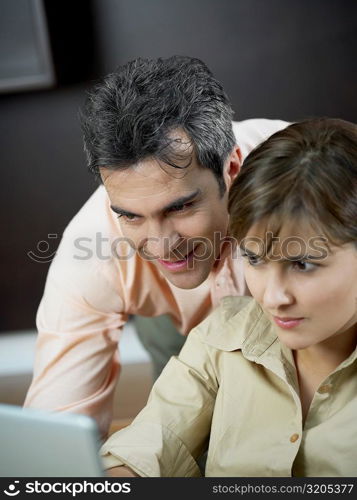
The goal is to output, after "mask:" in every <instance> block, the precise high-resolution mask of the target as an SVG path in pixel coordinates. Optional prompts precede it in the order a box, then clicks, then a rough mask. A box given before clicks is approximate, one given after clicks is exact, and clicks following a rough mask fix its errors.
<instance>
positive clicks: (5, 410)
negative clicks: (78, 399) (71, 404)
mask: <svg viewBox="0 0 357 500" xmlns="http://www.w3.org/2000/svg"><path fill="white" fill-rule="evenodd" d="M100 446H101V442H100V438H99V432H98V428H97V424H96V422H95V421H94V420H93V419H92V418H90V417H87V416H85V415H76V414H69V413H55V412H46V411H42V410H41V411H40V410H34V409H30V408H22V407H20V406H12V405H5V404H0V477H104V476H105V474H104V472H103V467H102V464H101V459H100V456H99V448H100Z"/></svg>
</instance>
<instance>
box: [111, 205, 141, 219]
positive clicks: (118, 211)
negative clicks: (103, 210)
mask: <svg viewBox="0 0 357 500" xmlns="http://www.w3.org/2000/svg"><path fill="white" fill-rule="evenodd" d="M110 208H111V209H112V210H113V212H115V213H116V214H118V215H127V216H129V217H140V215H138V214H134V212H128V211H127V210H124V208H120V207H116V206H115V205H110Z"/></svg>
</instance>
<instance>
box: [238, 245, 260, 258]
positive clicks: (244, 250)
mask: <svg viewBox="0 0 357 500" xmlns="http://www.w3.org/2000/svg"><path fill="white" fill-rule="evenodd" d="M239 248H240V250H241V252H243V253H246V254H247V255H249V257H259V255H258V254H256V253H254V252H252V251H251V250H248V248H246V247H245V246H244V245H239Z"/></svg>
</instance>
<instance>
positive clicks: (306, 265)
mask: <svg viewBox="0 0 357 500" xmlns="http://www.w3.org/2000/svg"><path fill="white" fill-rule="evenodd" d="M292 266H293V268H294V269H296V270H297V271H300V272H304V273H306V272H309V271H313V270H314V269H316V267H317V264H313V263H312V262H306V261H305V260H296V261H295V262H293V263H292Z"/></svg>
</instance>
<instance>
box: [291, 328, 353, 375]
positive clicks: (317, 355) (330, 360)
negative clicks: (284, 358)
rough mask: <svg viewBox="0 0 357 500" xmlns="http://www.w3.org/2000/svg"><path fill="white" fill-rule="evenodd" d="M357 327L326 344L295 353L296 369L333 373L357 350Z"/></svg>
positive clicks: (329, 340)
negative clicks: (302, 367) (301, 367)
mask: <svg viewBox="0 0 357 500" xmlns="http://www.w3.org/2000/svg"><path fill="white" fill-rule="evenodd" d="M356 342H357V325H352V326H351V327H350V328H349V329H348V330H346V331H344V332H342V333H339V334H338V335H336V336H333V337H330V338H328V339H326V340H325V341H324V342H320V343H318V344H315V345H312V346H310V347H307V348H306V349H301V350H299V351H295V352H294V359H295V364H296V368H297V369H298V370H299V366H304V367H305V368H308V369H311V371H312V372H315V373H321V374H326V375H325V376H326V377H327V376H328V375H329V374H330V373H331V372H333V371H334V370H335V369H336V368H337V367H338V366H339V365H340V364H341V363H342V362H343V361H344V360H345V359H347V358H348V357H349V356H350V354H352V352H353V351H354V350H355V349H356Z"/></svg>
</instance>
